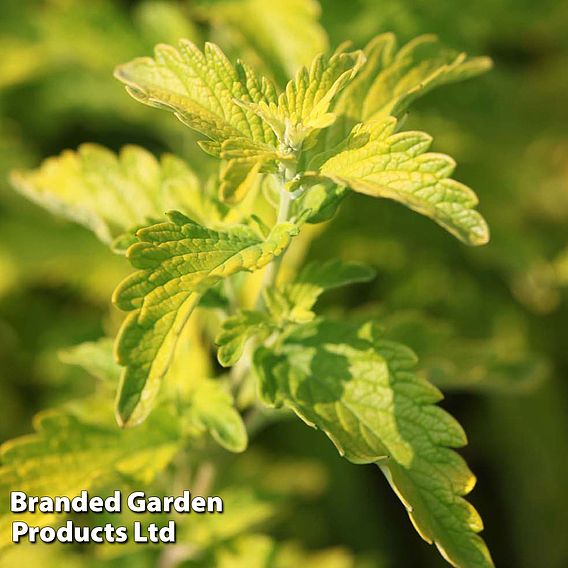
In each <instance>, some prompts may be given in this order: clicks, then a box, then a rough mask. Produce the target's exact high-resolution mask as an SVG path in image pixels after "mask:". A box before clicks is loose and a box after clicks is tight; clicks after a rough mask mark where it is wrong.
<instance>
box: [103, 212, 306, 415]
mask: <svg viewBox="0 0 568 568" xmlns="http://www.w3.org/2000/svg"><path fill="white" fill-rule="evenodd" d="M169 217H170V219H171V222H169V223H161V224H158V225H153V226H150V227H147V228H145V229H141V230H140V231H138V233H137V236H138V239H139V240H140V242H139V243H136V244H135V245H133V246H132V247H130V249H129V250H128V258H129V260H130V262H131V263H132V265H133V266H134V267H135V268H138V269H140V270H138V272H135V273H134V274H132V275H131V276H129V277H128V278H127V279H126V280H124V281H123V282H122V283H121V284H120V285H119V286H118V288H117V289H116V290H115V293H114V297H113V301H114V302H115V304H116V305H117V307H119V308H120V309H122V310H125V311H130V312H132V313H130V314H129V316H128V317H127V318H126V320H125V321H124V323H123V325H122V328H121V330H120V333H119V336H118V338H117V342H116V356H117V358H118V361H119V363H120V364H121V365H123V366H125V367H126V368H125V369H124V371H123V374H122V377H121V384H120V389H119V395H118V402H117V417H118V420H119V422H120V423H121V424H122V425H123V426H126V425H135V424H138V423H140V422H141V421H143V420H144V419H145V418H146V416H147V415H148V413H149V412H150V410H151V407H152V405H153V403H154V401H155V398H156V396H157V394H158V390H159V388H160V384H161V382H162V379H163V378H164V376H165V375H166V373H167V372H168V368H169V366H170V363H171V359H172V356H173V354H174V351H175V346H176V342H177V339H178V337H179V335H180V333H181V331H182V330H183V327H184V326H185V323H186V322H187V320H188V318H189V316H190V315H191V312H192V311H193V308H194V307H195V306H196V304H197V302H198V301H199V298H200V296H201V295H202V294H203V293H204V292H205V291H206V290H207V289H208V288H210V287H211V286H213V285H215V284H216V283H217V282H219V281H220V280H222V279H224V278H227V277H229V276H231V275H232V274H234V273H236V272H239V271H241V270H248V271H253V270H258V269H260V268H262V267H263V266H265V265H266V264H268V263H269V262H271V261H272V259H273V258H274V257H276V256H279V255H280V254H281V253H282V252H283V251H284V249H285V248H286V247H287V246H288V244H289V242H290V239H291V237H292V236H295V235H296V234H297V233H298V229H297V227H296V226H295V225H293V224H291V223H282V224H279V225H276V226H275V227H274V228H273V229H272V232H271V233H270V235H269V236H268V237H267V238H266V240H262V239H261V238H260V237H259V236H258V235H257V234H256V233H255V232H254V231H253V230H252V229H250V228H248V227H246V226H235V227H233V228H231V229H228V230H225V231H215V230H212V229H207V228H206V227H203V226H201V225H198V224H197V223H194V222H193V221H191V220H190V219H188V218H187V217H184V216H183V215H182V214H181V213H177V212H173V213H169Z"/></svg>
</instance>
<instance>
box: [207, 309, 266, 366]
mask: <svg viewBox="0 0 568 568" xmlns="http://www.w3.org/2000/svg"><path fill="white" fill-rule="evenodd" d="M273 326H274V324H273V323H272V322H271V320H270V317H269V315H268V314H266V313H264V312H258V311H255V310H241V311H240V312H239V313H238V314H236V315H234V316H231V317H230V318H227V319H226V320H225V321H224V322H223V324H222V326H221V332H220V333H219V335H218V336H217V339H216V340H215V343H216V344H217V345H218V346H219V350H218V351H217V358H218V359H219V363H221V365H222V366H223V367H232V366H233V365H234V364H235V363H236V362H237V361H238V360H239V359H240V358H241V356H242V354H243V350H244V348H245V343H246V342H247V340H248V339H250V338H251V337H253V336H258V335H261V336H262V337H264V338H265V337H267V334H268V333H269V332H270V330H271V329H272V328H273Z"/></svg>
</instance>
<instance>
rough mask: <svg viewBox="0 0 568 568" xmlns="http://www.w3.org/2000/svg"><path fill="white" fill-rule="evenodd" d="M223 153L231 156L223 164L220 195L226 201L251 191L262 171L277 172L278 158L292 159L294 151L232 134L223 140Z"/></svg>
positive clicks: (235, 201)
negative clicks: (291, 152) (282, 149)
mask: <svg viewBox="0 0 568 568" xmlns="http://www.w3.org/2000/svg"><path fill="white" fill-rule="evenodd" d="M220 157H221V158H222V159H223V160H227V162H226V164H225V165H224V167H222V168H221V173H220V177H221V185H220V187H219V197H220V198H221V200H222V201H224V202H226V203H238V202H239V201H241V200H242V199H243V198H244V197H245V195H246V194H247V193H248V192H249V191H250V189H251V187H252V185H253V184H254V183H255V181H256V177H257V174H258V173H259V172H261V171H262V172H272V173H274V172H276V171H278V170H277V162H284V161H287V160H290V159H291V155H290V153H286V152H283V151H280V150H276V149H274V148H271V147H270V146H264V145H259V144H256V143H252V142H250V141H249V140H247V139H246V138H232V139H230V140H225V141H224V142H223V143H222V144H221V153H220Z"/></svg>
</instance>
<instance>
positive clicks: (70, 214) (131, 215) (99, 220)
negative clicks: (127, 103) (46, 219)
mask: <svg viewBox="0 0 568 568" xmlns="http://www.w3.org/2000/svg"><path fill="white" fill-rule="evenodd" d="M12 182H13V184H14V186H15V187H16V189H18V191H20V192H21V193H22V194H23V195H25V196H26V197H27V198H28V199H30V200H31V201H33V202H35V203H37V204H38V205H40V206H41V207H44V208H45V209H48V210H49V211H51V212H52V213H55V214H56V215H60V216H62V217H65V218H66V219H70V220H72V221H75V222H77V223H80V224H81V225H84V226H85V227H87V228H89V229H90V230H92V231H93V232H94V233H95V234H96V235H97V237H98V238H99V239H101V240H102V241H103V242H105V243H107V244H111V242H112V241H113V240H115V239H117V238H123V239H124V238H126V234H127V233H128V232H129V231H131V230H132V229H133V228H135V227H139V226H141V225H147V224H148V223H151V222H153V221H154V222H155V221H157V220H160V219H162V218H163V217H164V212H165V211H167V210H168V209H172V208H175V209H182V210H184V211H186V212H188V213H190V214H193V215H196V216H197V217H198V218H200V217H201V215H203V214H204V213H205V212H206V209H205V204H204V203H203V195H202V192H201V189H200V186H199V181H198V179H197V177H196V176H195V174H194V173H193V171H192V170H191V169H190V168H189V167H188V166H187V164H185V163H184V162H183V161H182V160H180V159H178V158H175V157H174V156H171V155H165V156H163V157H162V159H161V160H160V161H158V160H156V158H155V157H154V156H152V154H150V153H149V152H147V151H146V150H144V149H142V148H139V147H138V146H125V147H124V148H123V149H122V150H121V152H120V153H119V154H118V155H117V154H114V153H113V152H111V151H110V150H107V149H106V148H104V147H102V146H98V145H96V144H83V145H81V146H80V147H79V149H78V150H77V151H76V152H73V151H71V150H66V151H65V152H63V153H62V154H61V155H60V156H58V157H54V158H48V159H47V160H46V161H45V162H44V163H43V164H42V166H41V167H40V168H39V169H37V170H34V171H29V172H15V173H14V174H13V175H12ZM119 248H120V247H119Z"/></svg>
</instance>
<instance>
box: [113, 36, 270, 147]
mask: <svg viewBox="0 0 568 568" xmlns="http://www.w3.org/2000/svg"><path fill="white" fill-rule="evenodd" d="M115 76H116V78H117V79H119V80H120V81H122V82H123V83H124V84H125V85H126V87H127V91H128V92H129V93H130V94H131V95H132V96H133V97H134V98H135V99H136V100H138V101H140V102H142V103H144V104H147V105H150V106H153V107H157V108H163V109H166V110H169V111H171V112H173V113H174V114H175V115H176V116H177V118H179V119H180V120H181V121H182V122H183V123H184V124H186V125H187V126H189V127H190V128H192V129H193V130H196V131H197V132H200V133H201V134H204V135H205V136H207V137H208V138H209V139H210V142H209V143H206V148H207V151H209V152H212V153H215V154H217V155H218V153H219V151H220V145H221V143H222V142H223V141H224V140H228V139H231V138H245V139H248V140H251V141H253V142H257V143H259V144H261V145H270V146H274V145H275V142H276V137H275V136H274V133H273V132H272V130H271V128H270V127H269V126H268V125H267V124H265V123H264V122H263V121H262V120H261V119H260V118H259V117H258V116H257V115H255V114H254V113H253V112H251V111H249V110H247V109H246V108H243V106H240V105H238V104H236V103H235V99H239V100H242V101H248V102H251V103H260V102H269V101H271V100H275V97H276V95H275V92H274V87H273V86H272V84H271V83H270V82H269V81H267V80H265V79H258V78H257V77H256V75H255V74H254V73H253V71H252V70H251V69H250V68H249V67H247V66H245V65H244V64H243V63H241V62H237V63H236V65H235V66H233V65H232V64H231V63H230V62H229V60H228V59H227V57H226V56H225V54H224V53H223V52H222V51H221V50H220V49H219V47H217V46H216V45H214V44H212V43H206V44H205V49H204V51H203V52H202V51H200V50H199V49H198V48H197V47H196V46H195V45H194V44H193V43H192V42H190V41H189V40H181V41H180V43H179V49H175V48H174V47H172V46H169V45H158V46H157V47H156V49H155V53H154V58H153V59H152V58H150V57H142V58H138V59H134V60H133V61H131V62H129V63H125V64H123V65H120V66H119V67H117V69H116V71H115Z"/></svg>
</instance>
